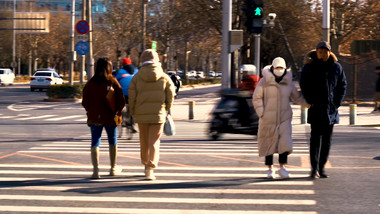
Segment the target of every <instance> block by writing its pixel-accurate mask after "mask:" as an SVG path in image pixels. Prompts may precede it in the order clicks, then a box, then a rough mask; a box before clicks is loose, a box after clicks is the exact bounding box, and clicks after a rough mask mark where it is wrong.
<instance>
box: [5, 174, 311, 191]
mask: <svg viewBox="0 0 380 214" xmlns="http://www.w3.org/2000/svg"><path fill="white" fill-rule="evenodd" d="M90 174H91V173H88V175H87V176H88V177H89V176H90ZM0 181H4V182H5V181H8V182H9V181H11V182H12V181H45V182H61V181H67V182H68V181H72V182H75V183H87V182H88V180H84V179H83V178H58V179H53V178H51V179H48V178H38V177H0ZM108 181H110V179H109V178H107V177H105V178H102V177H101V178H100V179H97V180H96V182H108ZM112 182H117V183H128V184H183V183H206V184H208V183H212V184H225V183H226V181H225V180H223V179H221V180H179V179H176V180H162V179H158V180H154V181H149V180H145V179H138V178H132V177H130V178H129V177H124V178H114V177H113V178H112ZM228 183H229V184H241V182H240V181H234V180H232V181H228ZM246 185H249V186H257V185H259V186H260V185H265V186H313V185H314V183H313V181H293V180H276V179H274V180H269V181H260V182H252V183H247V184H246ZM0 190H1V189H0Z"/></svg>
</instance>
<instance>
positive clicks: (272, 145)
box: [252, 57, 310, 178]
mask: <svg viewBox="0 0 380 214" xmlns="http://www.w3.org/2000/svg"><path fill="white" fill-rule="evenodd" d="M262 75H263V78H262V79H261V80H260V82H259V84H258V85H257V87H256V90H255V92H254V94H253V99H252V102H253V106H254V107H255V110H256V113H257V115H258V116H259V118H260V120H259V131H258V136H257V141H258V149H259V156H260V157H263V156H265V165H267V166H268V174H267V178H273V175H272V165H273V154H274V153H278V154H279V163H280V169H279V170H278V171H277V173H278V174H279V176H280V177H281V178H289V173H288V172H287V171H286V168H285V164H286V163H287V158H288V155H289V154H290V153H292V151H293V143H292V136H291V135H292V116H293V112H292V108H291V106H290V99H292V100H293V101H294V102H296V103H298V104H301V105H303V106H306V107H309V106H310V105H309V104H308V103H307V102H306V100H305V99H304V98H303V96H302V94H301V93H299V92H298V91H297V89H296V87H295V86H294V83H293V81H292V73H291V72H287V71H286V63H285V60H284V59H283V58H281V57H277V58H275V59H274V60H273V62H272V65H268V66H266V67H264V69H263V70H262Z"/></svg>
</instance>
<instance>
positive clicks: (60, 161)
mask: <svg viewBox="0 0 380 214" xmlns="http://www.w3.org/2000/svg"><path fill="white" fill-rule="evenodd" d="M17 155H22V156H26V157H32V158H37V159H42V160H48V161H55V162H58V163H67V164H73V165H80V164H79V163H74V162H70V161H63V160H58V159H53V158H46V157H40V156H36V155H30V154H23V153H17Z"/></svg>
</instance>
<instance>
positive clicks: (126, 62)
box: [121, 58, 132, 66]
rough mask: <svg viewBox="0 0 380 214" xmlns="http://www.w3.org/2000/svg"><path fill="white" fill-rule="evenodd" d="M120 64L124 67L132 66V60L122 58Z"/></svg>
mask: <svg viewBox="0 0 380 214" xmlns="http://www.w3.org/2000/svg"><path fill="white" fill-rule="evenodd" d="M121 64H122V65H123V66H124V65H131V64H132V60H131V59H130V58H124V59H123V60H122V61H121Z"/></svg>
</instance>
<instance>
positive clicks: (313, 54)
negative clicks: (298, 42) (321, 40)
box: [303, 50, 338, 64]
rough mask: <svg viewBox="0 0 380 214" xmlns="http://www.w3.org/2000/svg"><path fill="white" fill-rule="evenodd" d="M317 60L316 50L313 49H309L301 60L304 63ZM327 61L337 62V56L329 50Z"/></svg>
mask: <svg viewBox="0 0 380 214" xmlns="http://www.w3.org/2000/svg"><path fill="white" fill-rule="evenodd" d="M317 60H318V58H317V51H316V50H313V51H310V52H309V53H307V54H306V56H305V58H304V60H303V63H304V64H310V63H312V62H313V61H317ZM327 61H332V62H338V58H337V57H336V55H335V54H334V53H333V52H331V54H330V57H329V59H328V60H327Z"/></svg>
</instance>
